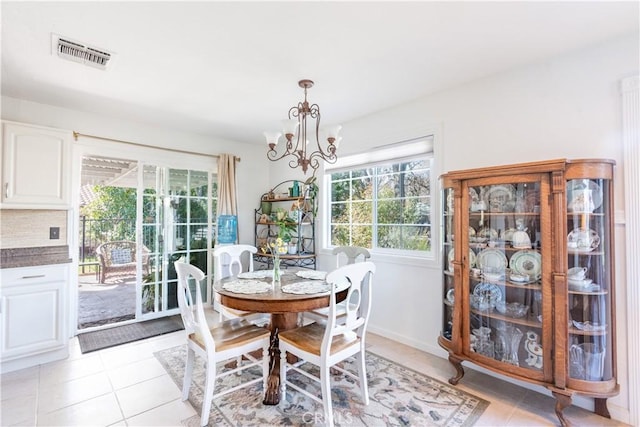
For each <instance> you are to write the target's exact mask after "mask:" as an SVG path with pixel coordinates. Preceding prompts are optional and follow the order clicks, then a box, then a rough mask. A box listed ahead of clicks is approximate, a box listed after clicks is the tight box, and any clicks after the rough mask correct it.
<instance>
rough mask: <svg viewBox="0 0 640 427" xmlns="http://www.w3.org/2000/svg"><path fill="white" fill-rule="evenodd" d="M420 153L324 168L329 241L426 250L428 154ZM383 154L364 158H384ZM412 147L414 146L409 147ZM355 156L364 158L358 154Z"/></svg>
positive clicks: (428, 241)
mask: <svg viewBox="0 0 640 427" xmlns="http://www.w3.org/2000/svg"><path fill="white" fill-rule="evenodd" d="M422 142H423V143H422V144H420V146H421V147H423V148H422V149H420V150H418V151H421V153H419V154H414V155H411V156H409V157H406V156H403V158H397V159H392V160H386V161H382V162H381V161H376V162H368V163H361V164H359V165H353V163H354V161H353V160H354V159H353V158H351V159H346V160H344V162H345V163H351V164H352V166H350V167H348V168H342V169H340V170H335V171H331V170H330V171H328V173H327V175H326V179H327V182H328V184H329V185H328V188H329V191H328V192H329V209H330V216H329V217H330V218H331V221H330V225H329V227H328V234H329V235H328V236H327V237H328V238H327V242H328V243H329V245H330V246H343V245H352V246H362V247H365V248H369V249H376V248H378V249H381V250H384V251H394V252H396V251H397V252H398V253H400V252H407V251H411V252H415V251H417V252H421V253H423V254H424V253H429V252H430V251H431V236H432V233H431V169H432V164H431V162H432V159H431V155H430V154H427V152H426V150H425V149H424V147H425V144H424V141H422ZM389 150H391V152H396V153H398V152H403V150H397V149H395V148H394V149H391V148H389V149H385V150H384V151H385V152H386V154H382V153H378V156H375V155H374V156H371V153H369V154H368V155H367V156H366V157H368V159H369V160H372V159H374V158H375V157H378V158H380V157H385V156H386V158H389V156H388V155H387V154H388V152H389ZM413 151H415V150H413ZM359 157H360V160H366V159H364V158H362V155H359Z"/></svg>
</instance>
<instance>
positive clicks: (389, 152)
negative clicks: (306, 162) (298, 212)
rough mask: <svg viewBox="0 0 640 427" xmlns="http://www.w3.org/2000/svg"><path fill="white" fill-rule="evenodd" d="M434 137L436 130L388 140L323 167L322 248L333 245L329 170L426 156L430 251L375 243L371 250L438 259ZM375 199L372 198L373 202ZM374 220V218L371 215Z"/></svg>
mask: <svg viewBox="0 0 640 427" xmlns="http://www.w3.org/2000/svg"><path fill="white" fill-rule="evenodd" d="M435 141H436V135H435V132H433V133H432V132H430V133H429V134H427V135H425V136H422V137H418V138H412V139H410V140H407V141H402V142H399V143H395V144H389V145H385V146H381V147H377V148H376V149H373V150H370V151H367V152H364V153H356V154H351V155H345V156H342V157H341V158H339V159H338V161H337V162H336V164H335V165H330V166H328V167H325V171H324V177H323V182H322V184H323V187H324V189H325V191H323V195H324V196H323V198H322V207H323V211H324V215H323V217H324V218H326V221H324V224H323V227H322V241H323V249H325V250H327V251H330V250H331V249H332V248H333V246H332V245H331V244H330V241H331V197H330V192H331V174H332V173H335V172H340V171H348V170H354V169H360V168H368V167H375V166H380V165H388V164H394V163H402V162H406V161H408V160H415V159H425V160H428V161H429V163H430V164H429V174H430V176H429V179H430V183H431V193H430V196H429V197H430V209H429V211H430V215H429V216H430V217H429V224H430V236H431V237H430V245H431V248H430V250H429V251H416V250H405V249H390V248H380V247H374V248H371V249H370V251H371V253H372V256H374V257H375V256H376V255H384V256H385V258H386V259H390V258H396V257H397V258H403V259H417V260H423V261H424V260H429V261H430V262H434V263H435V262H437V258H438V250H439V237H438V236H439V219H438V218H439V216H438V212H439V210H438V209H439V203H438V200H439V198H440V184H439V180H438V174H437V172H436V159H435V155H434V152H435V150H434V145H435ZM376 200H377V199H374V201H373V203H374V205H375V203H376ZM373 221H374V224H375V222H376V218H375V215H374V218H373ZM373 242H374V243H376V242H377V236H374V238H373Z"/></svg>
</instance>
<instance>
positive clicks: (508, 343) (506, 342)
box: [498, 326, 522, 366]
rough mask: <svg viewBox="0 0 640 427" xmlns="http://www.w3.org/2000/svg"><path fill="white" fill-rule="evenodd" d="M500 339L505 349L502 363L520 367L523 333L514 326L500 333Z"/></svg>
mask: <svg viewBox="0 0 640 427" xmlns="http://www.w3.org/2000/svg"><path fill="white" fill-rule="evenodd" d="M498 339H500V340H501V341H502V346H503V347H504V356H503V357H502V362H504V363H509V364H510V365H515V366H520V360H519V357H518V349H519V348H520V340H522V331H521V330H520V329H518V328H516V327H514V326H507V327H506V328H504V329H502V330H499V331H498Z"/></svg>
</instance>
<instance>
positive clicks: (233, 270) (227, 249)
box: [213, 245, 267, 322]
mask: <svg viewBox="0 0 640 427" xmlns="http://www.w3.org/2000/svg"><path fill="white" fill-rule="evenodd" d="M257 251H258V250H257V248H256V247H255V246H251V245H223V246H217V247H216V248H215V249H214V250H213V259H214V265H213V277H214V279H215V280H216V281H218V280H221V279H224V278H226V277H229V276H234V275H238V274H240V273H242V272H244V271H245V270H244V268H245V266H244V264H243V263H242V258H243V257H246V255H248V258H249V261H248V264H247V270H246V271H253V255H254V254H255V253H256V252H257ZM215 299H216V301H217V302H218V306H219V308H218V310H219V313H220V321H224V320H226V319H236V318H245V319H247V320H250V321H252V322H265V321H267V316H266V315H265V314H263V313H249V312H246V311H241V310H235V309H233V308H229V307H225V306H224V305H222V303H221V302H220V295H218V294H216V295H215Z"/></svg>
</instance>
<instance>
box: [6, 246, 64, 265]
mask: <svg viewBox="0 0 640 427" xmlns="http://www.w3.org/2000/svg"><path fill="white" fill-rule="evenodd" d="M70 262H71V258H69V246H67V245H62V246H39V247H33V248H12V249H0V268H16V267H31V266H36V265H49V264H67V263H70Z"/></svg>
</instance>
